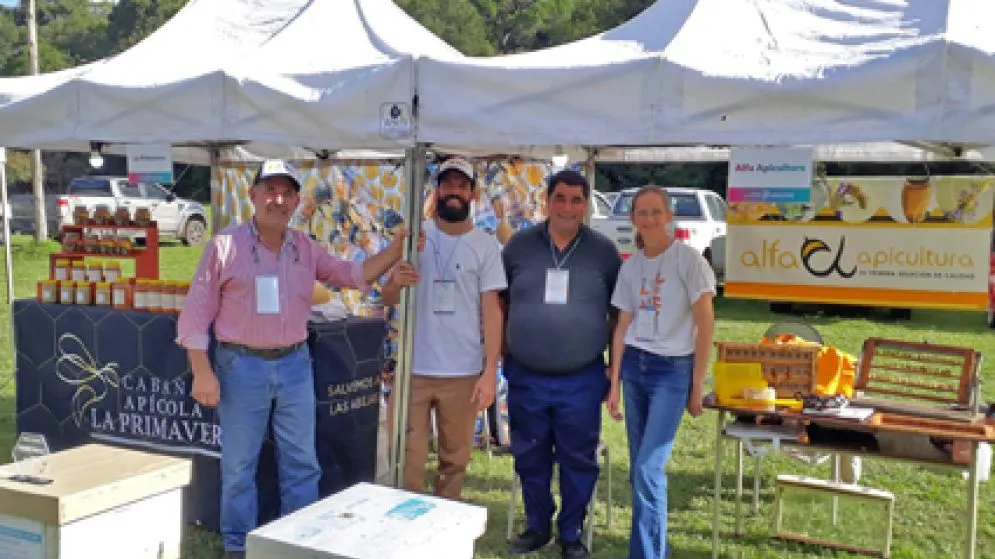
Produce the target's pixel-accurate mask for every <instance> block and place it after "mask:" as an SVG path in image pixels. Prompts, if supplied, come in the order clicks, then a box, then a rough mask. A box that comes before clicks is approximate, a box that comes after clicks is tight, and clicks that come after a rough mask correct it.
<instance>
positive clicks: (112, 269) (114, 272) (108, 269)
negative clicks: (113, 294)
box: [104, 260, 121, 282]
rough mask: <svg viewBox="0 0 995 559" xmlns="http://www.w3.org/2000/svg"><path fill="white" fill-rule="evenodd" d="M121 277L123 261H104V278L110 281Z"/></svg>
mask: <svg viewBox="0 0 995 559" xmlns="http://www.w3.org/2000/svg"><path fill="white" fill-rule="evenodd" d="M120 278H121V263H120V262H117V261H113V260H108V261H107V262H104V279H105V280H107V281H110V282H114V281H117V280H119V279H120Z"/></svg>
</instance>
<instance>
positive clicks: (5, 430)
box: [0, 238, 995, 559]
mask: <svg viewBox="0 0 995 559" xmlns="http://www.w3.org/2000/svg"><path fill="white" fill-rule="evenodd" d="M13 248H14V269H15V276H16V280H15V293H16V294H18V296H31V295H33V293H34V285H35V282H36V281H37V279H39V278H41V277H43V276H44V274H45V270H46V257H45V254H46V251H47V250H49V246H37V245H34V244H33V243H32V242H29V241H26V240H25V239H24V238H15V240H14V245H13ZM199 254H200V249H197V248H187V247H183V246H180V245H169V246H164V247H163V248H162V252H161V255H162V256H161V269H162V275H163V276H164V277H166V278H171V279H181V278H188V277H189V276H190V275H191V273H192V271H193V268H194V266H195V265H196V262H197V259H198V257H199ZM716 312H717V316H718V332H717V336H716V337H717V339H719V340H727V341H737V340H739V341H755V340H757V339H759V337H760V336H761V334H762V333H763V332H764V331H765V330H766V328H767V327H768V326H769V325H770V324H771V323H772V322H776V321H778V320H779V319H783V317H779V316H777V315H772V314H770V313H769V312H768V311H767V309H766V305H764V304H761V303H757V302H749V301H733V300H722V299H720V300H719V301H718V304H717V311H716ZM0 319H2V320H0V344H2V348H3V349H2V350H0V351H2V353H0V386H2V387H0V462H3V461H6V460H7V459H8V458H7V457H9V456H10V449H11V445H12V443H13V439H14V421H13V416H14V400H13V394H14V391H13V383H12V382H5V380H3V379H4V378H6V372H7V371H10V370H12V368H13V359H12V356H11V351H10V347H11V345H10V333H9V324H10V320H9V309H8V308H7V307H6V305H5V304H4V303H0ZM807 320H809V321H810V322H811V323H812V324H814V325H815V326H816V327H817V328H818V329H819V331H820V332H822V334H823V336H824V337H825V339H826V341H827V342H828V343H831V344H833V345H836V346H837V347H839V348H841V349H843V350H845V351H849V352H852V353H857V352H859V350H860V347H861V344H862V342H863V340H864V339H865V338H867V337H870V336H879V337H886V338H896V339H903V340H913V341H921V340H925V339H928V340H930V341H932V342H936V343H947V344H953V345H959V346H967V347H975V348H977V349H979V350H980V351H982V352H983V353H984V354H987V355H989V356H991V355H995V337H993V336H992V332H991V331H990V330H988V328H987V327H986V326H985V323H984V322H985V319H984V316H983V314H982V313H944V312H926V311H923V312H919V311H917V312H915V314H914V318H913V320H911V321H908V322H893V321H887V320H869V319H863V318H842V317H829V316H821V315H817V316H810V317H807ZM989 370H990V366H989V365H987V364H986V365H985V366H984V372H985V373H987V372H988V371H989ZM983 376H985V375H984V374H983ZM983 392H984V401H988V400H995V388H993V387H992V386H987V385H986V386H983ZM714 430H715V414H714V413H712V412H706V413H705V414H704V415H703V416H702V417H701V418H698V419H691V418H689V417H687V416H685V420H684V424H683V425H682V427H681V430H680V433H679V435H678V440H677V444H676V446H675V449H674V455H673V458H672V460H671V463H670V465H669V467H668V471H669V474H670V492H669V493H670V517H669V519H670V536H671V542H672V544H673V546H674V548H675V551H676V557H678V558H681V559H683V558H692V559H694V558H706V557H711V522H712V520H711V519H712V483H713V472H714V464H715V456H714V448H715V445H714ZM604 438H605V440H606V441H607V443H608V445H609V447H610V448H611V452H612V473H613V483H614V502H613V503H612V510H613V513H614V526H613V527H612V528H610V529H609V528H608V527H607V526H606V514H605V513H606V509H605V505H604V496H605V483H604V481H605V478H604V476H602V483H601V485H600V487H599V496H598V502H597V505H596V525H597V528H596V535H595V543H594V548H595V549H594V555H595V557H599V558H605V559H612V558H625V557H626V556H627V546H628V526H629V521H630V513H631V508H630V503H631V497H630V493H629V489H628V483H627V479H628V474H627V469H628V456H627V451H626V446H625V434H624V427H623V425H622V424H621V423H616V422H614V421H611V420H610V419H606V420H605V424H604ZM727 446H728V447H731V445H727ZM733 458H734V457H733V454H732V453H731V452H730V451H727V452H726V455H725V461H724V467H723V472H722V473H723V488H724V496H725V500H724V502H723V508H722V530H723V537H722V545H723V548H722V554H721V556H722V557H725V558H734V559H740V558H743V559H745V558H766V557H770V558H775V557H776V558H784V557H797V558H812V557H847V556H849V555H847V554H844V553H834V552H832V551H829V550H825V549H821V548H816V547H809V546H802V545H795V544H773V543H771V542H770V540H769V535H770V532H769V525H770V518H771V512H772V507H771V503H772V498H773V494H772V490H771V488H772V483H773V478H774V477H775V476H776V475H777V474H778V473H795V474H806V475H816V476H820V477H828V476H829V467H828V466H821V467H810V466H807V465H805V464H803V463H801V462H799V461H797V460H793V459H790V458H786V457H783V456H782V457H776V458H773V459H770V458H768V459H765V460H764V462H763V470H762V493H761V508H760V515H759V516H756V517H751V516H747V517H746V519H745V522H744V536H743V537H741V538H734V537H733V536H731V535H730V534H731V532H732V525H733V521H732V518H733V515H732V512H733V505H732V499H731V497H732V495H733V492H732V491H733V487H734V467H735V462H734V459H733ZM750 463H751V462H750V461H747V463H746V472H747V474H748V477H747V478H746V480H745V484H746V486H747V490H746V495H745V497H746V498H747V499H748V498H749V491H750V489H749V488H750V487H751V486H752V485H751V484H752V477H751V476H752V468H751V466H750ZM512 472H513V470H512V462H511V458H510V457H509V456H506V455H495V456H493V457H492V458H488V457H487V455H486V453H483V452H477V453H475V454H474V458H473V461H472V462H471V464H470V470H469V475H468V479H467V487H466V490H465V493H464V496H465V497H466V498H467V499H468V500H469V501H471V502H474V503H477V504H479V505H483V506H486V507H487V508H488V510H489V516H488V526H487V528H488V529H487V533H486V534H485V535H484V537H483V538H481V539H480V540H479V542H478V544H477V557H480V558H484V559H494V558H499V557H507V553H506V552H505V549H506V542H505V517H506V514H507V504H508V489H509V487H510V480H511V476H512ZM861 483H862V484H864V485H866V486H868V487H876V488H881V489H886V490H889V491H892V492H893V493H894V494H895V496H896V503H897V504H896V513H895V529H894V543H893V546H892V556H893V557H895V558H896V559H925V558H931V559H933V558H944V557H951V558H952V557H960V554H961V549H962V546H963V544H962V541H963V536H962V534H963V532H964V529H963V525H964V523H963V520H962V518H963V516H962V512H963V510H964V508H965V506H966V500H965V499H966V498H965V495H964V489H965V486H966V484H965V482H964V480H963V479H962V478H961V476H960V473H959V472H957V471H955V470H946V471H944V470H939V471H932V470H927V469H923V468H921V467H919V466H916V465H912V464H906V463H902V462H891V461H876V460H865V461H864V469H863V477H862V480H861ZM793 504H794V503H793ZM803 504H804V502H802V503H801V504H794V506H793V508H792V509H790V510H789V511H788V515H789V516H788V518H789V521H794V522H795V523H794V524H793V525H790V526H789V527H792V528H797V527H799V526H801V525H802V521H805V520H806V519H808V521H809V522H810V523H811V522H812V521H813V519H814V518H816V517H815V516H814V515H810V514H807V513H805V512H804V511H805V509H804V508H802V505H803ZM979 507H980V514H979V519H978V527H979V528H978V552H977V556H978V557H986V556H995V490H993V489H992V486H991V484H989V483H986V484H982V486H981V493H980V500H979ZM748 509H749V506H748V503H745V502H744V507H743V510H744V513H745V512H747V511H748ZM517 510H518V518H517V528H521V525H522V507H521V505H519V506H518V509H517ZM792 510H793V511H795V512H791V511H792ZM823 510H824V509H823ZM845 510H846V511H847V515H846V519H845V520H846V522H845V523H843V524H841V528H842V529H848V530H849V529H850V528H848V527H853V526H858V527H861V528H859V529H857V528H854V529H853V534H854V535H857V534H858V532H861V531H864V532H867V531H868V530H867V529H866V526H870V525H871V524H872V523H873V524H874V525H880V522H881V519H880V517H881V514H880V512H878V510H877V509H870V508H868V507H857V508H853V507H852V506H851V508H847V509H845ZM823 524H824V523H823ZM860 535H861V536H866V537H871V536H873V533H871V534H870V535H867V534H863V533H861V534H860ZM185 548H186V549H185V552H184V559H214V558H217V557H221V550H220V546H219V542H218V538H217V536H216V535H214V534H211V533H208V532H205V531H202V530H197V529H193V528H191V529H190V530H189V531H188V535H187V541H186V546H185ZM536 557H539V558H554V557H559V554H558V549H556V548H555V547H550V548H548V549H547V550H544V551H543V552H542V553H539V554H537V555H536Z"/></svg>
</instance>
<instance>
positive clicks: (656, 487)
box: [622, 346, 694, 559]
mask: <svg viewBox="0 0 995 559" xmlns="http://www.w3.org/2000/svg"><path fill="white" fill-rule="evenodd" d="M693 371H694V356H693V355H686V356H681V357H666V356H663V355H657V354H654V353H650V352H647V351H643V350H641V349H637V348H634V347H631V346H627V347H626V348H625V353H624V354H623V356H622V390H623V394H624V402H625V431H626V435H627V436H628V438H629V460H630V463H631V469H630V472H629V476H630V481H631V483H632V534H631V535H630V538H629V559H663V558H664V557H666V549H667V474H666V472H665V471H664V467H665V466H666V465H667V461H668V460H670V452H671V450H672V449H673V446H674V437H675V436H676V435H677V428H678V427H679V426H680V424H681V417H682V416H683V415H684V408H685V407H686V406H687V402H688V395H689V392H690V390H691V376H692V373H693Z"/></svg>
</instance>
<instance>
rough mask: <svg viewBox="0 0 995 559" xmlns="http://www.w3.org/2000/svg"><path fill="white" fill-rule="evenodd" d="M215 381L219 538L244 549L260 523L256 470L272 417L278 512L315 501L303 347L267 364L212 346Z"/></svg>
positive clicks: (310, 396)
mask: <svg viewBox="0 0 995 559" xmlns="http://www.w3.org/2000/svg"><path fill="white" fill-rule="evenodd" d="M215 361H216V369H215V370H216V372H217V375H218V381H219V382H220V383H221V402H220V403H219V404H218V419H219V420H220V423H221V534H222V536H223V537H224V545H225V549H226V550H229V551H241V550H243V549H245V535H246V534H247V533H248V532H250V531H252V530H253V529H254V528H256V525H257V524H258V522H259V518H258V516H259V495H258V490H257V488H256V472H257V470H258V468H259V452H260V450H261V449H262V444H263V439H264V438H265V437H266V428H267V426H268V424H269V419H270V412H271V411H272V414H273V440H274V442H275V443H276V461H277V468H278V471H279V475H280V514H281V515H285V514H289V513H291V512H293V511H295V510H297V509H300V508H302V507H305V506H307V505H310V504H311V503H313V502H315V501H317V500H318V481H319V479H320V478H321V467H320V466H319V465H318V456H317V453H316V451H315V440H314V437H315V435H314V433H315V419H316V415H315V413H316V412H315V395H314V379H313V376H314V373H313V371H312V369H311V355H310V353H309V352H308V348H307V346H304V347H302V348H301V349H299V350H297V351H295V352H293V353H291V354H290V355H287V356H285V357H281V358H280V359H276V360H272V361H267V360H265V359H261V358H259V357H255V356H252V355H246V354H242V353H237V352H234V351H232V350H229V349H225V348H223V347H218V349H217V352H216V354H215Z"/></svg>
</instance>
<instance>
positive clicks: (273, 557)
mask: <svg viewBox="0 0 995 559" xmlns="http://www.w3.org/2000/svg"><path fill="white" fill-rule="evenodd" d="M486 526H487V509H485V508H484V507H479V506H475V505H469V504H466V503H460V502H456V501H449V500H446V499H440V498H437V497H430V496H425V495H419V494H415V493H409V492H407V491H402V490H400V489H394V488H391V487H384V486H380V485H373V484H370V483H360V484H357V485H354V486H352V487H350V488H348V489H345V490H344V491H341V492H339V493H337V494H335V495H332V496H329V497H328V498H326V499H323V500H321V501H319V502H317V503H315V504H313V505H311V506H309V507H307V508H304V509H301V510H299V511H297V512H295V513H293V514H291V515H288V516H285V517H283V518H281V519H279V520H276V521H274V522H272V523H270V524H267V525H266V526H263V527H260V528H258V529H256V530H254V531H253V532H251V533H250V534H249V536H248V538H247V540H246V559H277V558H279V559H305V558H307V559H471V558H472V557H473V546H474V542H475V541H476V540H477V538H479V537H480V536H482V535H483V534H484V530H485V528H486Z"/></svg>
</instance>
